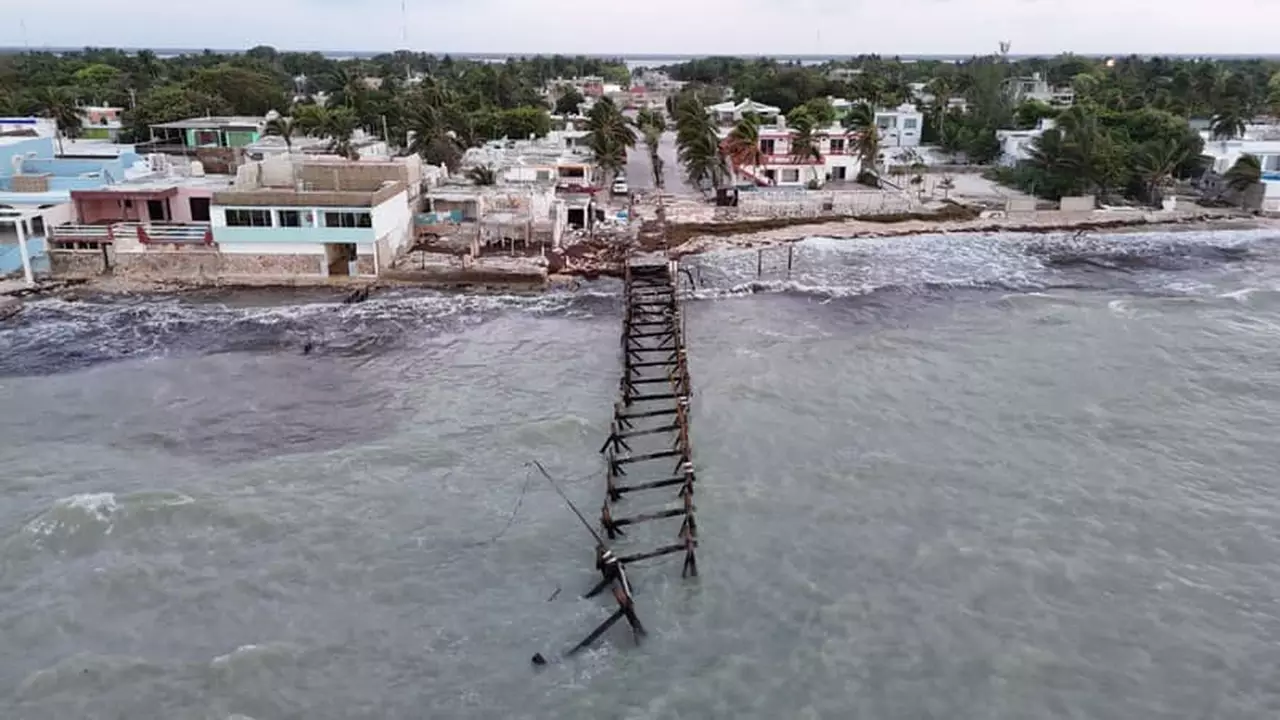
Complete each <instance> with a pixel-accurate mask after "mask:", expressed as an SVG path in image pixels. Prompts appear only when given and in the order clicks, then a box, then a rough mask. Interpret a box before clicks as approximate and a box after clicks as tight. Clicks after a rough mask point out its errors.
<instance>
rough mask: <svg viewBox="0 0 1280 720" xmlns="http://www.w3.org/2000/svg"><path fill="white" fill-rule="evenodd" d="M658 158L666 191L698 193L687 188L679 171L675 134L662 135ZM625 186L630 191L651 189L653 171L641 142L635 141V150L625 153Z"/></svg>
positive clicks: (682, 174) (683, 193)
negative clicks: (660, 162) (661, 164)
mask: <svg viewBox="0 0 1280 720" xmlns="http://www.w3.org/2000/svg"><path fill="white" fill-rule="evenodd" d="M658 156H659V157H661V158H662V163H663V168H662V178H663V182H664V184H665V185H666V191H667V192H668V193H671V194H673V195H697V194H698V191H697V190H695V189H693V188H692V187H690V186H689V184H688V183H687V182H685V179H684V173H683V172H682V171H681V170H680V163H679V161H678V160H677V159H676V134H675V133H674V132H670V131H669V132H664V133H662V141H661V142H660V143H659V144H658ZM626 173H627V185H629V186H630V187H631V189H632V190H649V189H652V188H653V171H652V170H651V169H650V167H649V149H648V148H646V147H645V145H644V141H643V140H637V141H636V146H635V148H633V149H631V150H629V151H627V170H626Z"/></svg>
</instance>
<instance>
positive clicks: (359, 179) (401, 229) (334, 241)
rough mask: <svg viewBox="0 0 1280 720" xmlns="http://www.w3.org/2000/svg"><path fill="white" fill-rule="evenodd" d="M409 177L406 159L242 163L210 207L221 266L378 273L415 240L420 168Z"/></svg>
mask: <svg viewBox="0 0 1280 720" xmlns="http://www.w3.org/2000/svg"><path fill="white" fill-rule="evenodd" d="M419 170H420V167H419ZM410 176H411V172H410V169H409V167H408V164H407V163H400V162H316V161H306V162H302V161H296V160H292V159H289V158H270V159H267V160H262V161H258V162H254V163H249V164H247V165H245V166H243V167H241V168H240V170H239V171H238V172H237V176H236V181H235V183H234V185H233V186H232V187H230V188H228V189H226V190H223V191H219V192H215V193H214V195H213V203H212V207H211V208H210V216H211V224H212V232H213V240H214V242H215V243H216V244H217V248H218V251H219V252H220V253H221V254H222V256H223V257H222V266H221V272H222V273H223V274H226V275H242V274H243V275H257V274H275V275H294V276H311V277H335V276H348V277H354V276H375V275H377V274H378V271H379V269H380V268H382V267H386V266H389V265H390V263H391V262H392V261H393V260H394V258H395V257H396V255H397V254H398V253H400V252H401V251H402V250H403V249H404V248H405V247H406V246H407V245H408V243H409V242H410V240H411V239H412V235H413V218H412V205H413V203H415V202H416V195H417V183H418V182H420V174H419V177H418V178H416V179H413V180H411V177H410ZM411 192H412V194H413V196H412V197H411Z"/></svg>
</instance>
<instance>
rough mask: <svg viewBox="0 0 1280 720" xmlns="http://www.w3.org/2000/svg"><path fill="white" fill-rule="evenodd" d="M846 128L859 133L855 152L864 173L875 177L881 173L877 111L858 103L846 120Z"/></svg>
mask: <svg viewBox="0 0 1280 720" xmlns="http://www.w3.org/2000/svg"><path fill="white" fill-rule="evenodd" d="M844 124H845V128H847V129H848V130H851V131H853V132H855V133H857V135H858V137H857V139H856V140H855V141H854V146H853V147H854V150H855V151H856V152H857V154H858V163H859V164H860V165H861V166H862V171H863V172H869V173H871V174H873V175H875V174H879V172H880V130H879V128H877V127H876V113H875V110H874V109H873V108H872V107H871V106H870V105H868V104H867V103H858V104H856V105H854V106H853V107H852V108H850V110H849V114H848V115H847V116H845V119H844Z"/></svg>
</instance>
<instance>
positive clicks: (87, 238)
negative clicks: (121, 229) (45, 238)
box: [47, 224, 116, 249]
mask: <svg viewBox="0 0 1280 720" xmlns="http://www.w3.org/2000/svg"><path fill="white" fill-rule="evenodd" d="M47 233H48V235H49V244H50V246H52V247H54V248H59V246H61V245H63V244H64V243H65V244H72V243H111V242H115V239H116V238H115V231H114V226H113V225H75V224H68V225H55V226H53V227H50V228H48V229H47ZM59 249H61V248H59Z"/></svg>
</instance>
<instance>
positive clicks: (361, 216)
mask: <svg viewBox="0 0 1280 720" xmlns="http://www.w3.org/2000/svg"><path fill="white" fill-rule="evenodd" d="M324 226H325V227H330V228H355V227H361V228H367V227H373V218H372V217H370V216H369V213H367V212H327V213H325V214H324Z"/></svg>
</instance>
